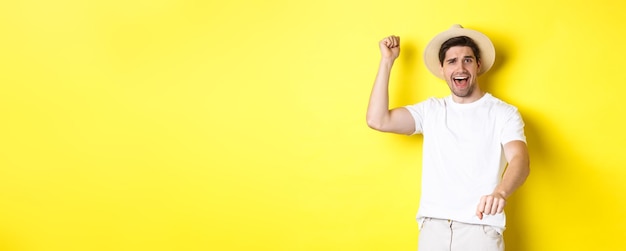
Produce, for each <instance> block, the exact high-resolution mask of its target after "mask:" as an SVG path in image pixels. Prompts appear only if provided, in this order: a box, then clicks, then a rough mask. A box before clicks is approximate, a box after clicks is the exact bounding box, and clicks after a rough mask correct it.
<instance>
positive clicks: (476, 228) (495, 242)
mask: <svg viewBox="0 0 626 251" xmlns="http://www.w3.org/2000/svg"><path fill="white" fill-rule="evenodd" d="M417 250H418V251H444V250H445V251H474V250H476V251H504V239H503V238H502V234H501V233H499V232H498V231H497V230H496V228H494V227H492V226H488V225H476V224H466V223H461V222H458V221H452V220H442V219H433V218H426V219H424V222H423V223H422V226H421V229H420V233H419V239H418V248H417Z"/></svg>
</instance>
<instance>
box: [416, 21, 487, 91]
mask: <svg viewBox="0 0 626 251" xmlns="http://www.w3.org/2000/svg"><path fill="white" fill-rule="evenodd" d="M459 36H467V37H469V38H471V39H472V40H474V42H475V43H476V45H477V46H478V48H479V49H480V70H479V71H478V75H482V74H483V73H485V72H487V71H489V69H491V66H493V63H494V62H495V58H496V50H495V48H494V46H493V43H492V42H491V40H489V38H488V37H487V36H485V34H482V33H480V32H478V31H475V30H470V29H465V28H463V27H462V26H461V25H453V26H452V27H451V28H450V29H448V30H446V31H444V32H441V33H439V34H437V36H435V37H434V38H433V39H432V40H430V42H429V43H428V45H426V49H425V50H424V63H426V68H428V70H429V71H430V72H431V73H432V74H433V75H435V76H436V77H438V78H440V79H444V76H443V74H442V73H441V63H440V62H439V49H440V48H441V45H442V44H443V43H444V42H445V41H447V40H448V39H450V38H453V37H459Z"/></svg>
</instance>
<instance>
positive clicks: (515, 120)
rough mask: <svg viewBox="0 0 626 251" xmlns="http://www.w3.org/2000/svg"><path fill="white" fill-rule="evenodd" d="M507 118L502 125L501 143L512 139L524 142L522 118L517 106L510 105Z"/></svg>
mask: <svg viewBox="0 0 626 251" xmlns="http://www.w3.org/2000/svg"><path fill="white" fill-rule="evenodd" d="M506 118H507V119H506V120H505V122H504V125H503V127H502V137H501V139H502V140H501V142H500V143H502V145H504V144H506V143H509V142H511V141H514V140H520V141H523V142H524V143H526V135H525V134H524V120H522V116H521V115H520V113H519V111H518V110H517V108H514V107H511V108H510V109H509V110H508V111H507V117H506Z"/></svg>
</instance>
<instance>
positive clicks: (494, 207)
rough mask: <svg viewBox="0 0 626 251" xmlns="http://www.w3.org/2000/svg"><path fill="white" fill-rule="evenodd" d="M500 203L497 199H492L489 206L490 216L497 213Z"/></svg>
mask: <svg viewBox="0 0 626 251" xmlns="http://www.w3.org/2000/svg"><path fill="white" fill-rule="evenodd" d="M500 203H502V202H501V200H499V199H494V200H493V205H492V206H491V214H492V215H494V214H497V213H498V208H499V207H500Z"/></svg>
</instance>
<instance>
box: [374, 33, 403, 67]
mask: <svg viewBox="0 0 626 251" xmlns="http://www.w3.org/2000/svg"><path fill="white" fill-rule="evenodd" d="M378 45H379V47H380V54H381V57H382V59H387V60H392V61H393V60H395V59H396V58H398V56H400V37H399V36H388V37H386V38H383V40H380V42H379V43H378Z"/></svg>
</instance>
